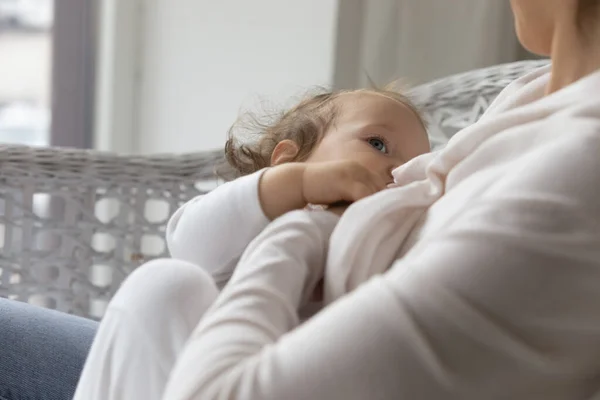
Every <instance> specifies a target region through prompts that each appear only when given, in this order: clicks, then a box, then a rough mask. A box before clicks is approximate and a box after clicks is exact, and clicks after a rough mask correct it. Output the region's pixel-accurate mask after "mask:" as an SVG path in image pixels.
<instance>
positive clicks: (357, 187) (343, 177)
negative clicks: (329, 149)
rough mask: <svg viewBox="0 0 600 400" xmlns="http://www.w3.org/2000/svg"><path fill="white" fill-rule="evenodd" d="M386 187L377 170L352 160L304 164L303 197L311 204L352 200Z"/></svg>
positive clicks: (331, 203)
mask: <svg viewBox="0 0 600 400" xmlns="http://www.w3.org/2000/svg"><path fill="white" fill-rule="evenodd" d="M385 188H386V182H384V180H383V179H382V178H381V176H379V175H378V174H376V173H374V172H372V171H370V170H369V169H367V168H365V167H364V166H363V165H362V164H359V163H358V162H356V161H353V160H345V161H330V162H322V163H307V164H305V169H304V174H303V178H302V195H303V198H304V201H306V202H307V203H311V204H326V205H334V204H335V205H338V204H336V203H342V202H345V203H352V202H355V201H358V200H360V199H362V198H365V197H367V196H370V195H372V194H374V193H377V192H379V191H380V190H383V189H385Z"/></svg>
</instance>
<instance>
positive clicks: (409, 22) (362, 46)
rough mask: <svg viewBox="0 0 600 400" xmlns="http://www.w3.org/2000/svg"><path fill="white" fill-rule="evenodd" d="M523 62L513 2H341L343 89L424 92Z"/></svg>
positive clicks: (337, 78)
mask: <svg viewBox="0 0 600 400" xmlns="http://www.w3.org/2000/svg"><path fill="white" fill-rule="evenodd" d="M523 58H531V57H530V56H529V55H528V53H527V52H525V51H524V50H523V49H522V47H521V46H520V45H519V43H518V40H517V38H516V35H515V33H514V24H513V19H512V13H511V10H510V4H509V2H508V0H339V13H338V26H337V46H336V55H335V61H336V64H335V70H334V78H333V82H334V86H335V87H337V88H353V87H365V86H369V85H370V81H372V82H374V83H375V84H377V85H378V86H382V85H385V84H386V83H389V82H390V81H393V80H395V79H399V78H401V79H403V80H407V81H408V83H411V84H418V83H422V82H426V81H430V80H432V79H435V78H440V77H443V76H446V75H449V74H453V73H457V72H462V71H467V70H470V69H474V68H480V67H485V66H490V65H494V64H499V63H505V62H511V61H516V60H519V59H523Z"/></svg>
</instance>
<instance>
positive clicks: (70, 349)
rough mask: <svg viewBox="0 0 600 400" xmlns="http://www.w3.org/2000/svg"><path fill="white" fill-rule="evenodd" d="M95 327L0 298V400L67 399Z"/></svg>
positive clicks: (90, 342)
mask: <svg viewBox="0 0 600 400" xmlns="http://www.w3.org/2000/svg"><path fill="white" fill-rule="evenodd" d="M97 325H98V324H97V323H96V322H94V321H91V320H87V319H84V318H79V317H75V316H72V315H68V314H64V313H60V312H57V311H52V310H47V309H43V308H39V307H35V306H31V305H29V304H25V303H20V302H16V301H11V300H7V299H2V298H0V400H70V399H72V397H73V394H74V392H75V386H76V385H77V381H78V379H79V375H80V373H81V370H82V368H83V364H84V362H85V359H86V357H87V353H88V350H89V348H90V346H91V344H92V340H93V338H94V334H95V332H96V328H97Z"/></svg>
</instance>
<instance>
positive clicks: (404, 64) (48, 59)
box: [0, 0, 533, 154]
mask: <svg viewBox="0 0 600 400" xmlns="http://www.w3.org/2000/svg"><path fill="white" fill-rule="evenodd" d="M529 58H533V56H532V55H531V54H528V53H527V52H526V51H525V50H524V49H522V48H521V46H520V45H519V44H518V41H517V39H516V36H515V34H514V31H513V21H512V14H511V12H510V7H509V1H508V0H452V1H449V0H301V1H300V0H294V1H293V0H251V1H249V0H219V1H215V0H0V142H2V143H22V144H28V145H35V146H48V145H58V146H69V147H80V148H95V149H100V150H107V151H115V152H119V153H132V154H148V153H164V152H175V153H181V152H192V151H202V150H212V149H217V148H220V147H221V146H222V145H223V143H224V141H225V138H226V132H227V129H228V127H229V126H230V125H231V123H232V122H233V121H234V120H235V118H236V115H237V114H238V112H239V110H240V108H241V107H244V108H248V107H250V108H252V107H253V105H254V104H258V103H260V101H262V100H263V99H268V100H269V103H272V104H275V105H277V104H279V105H281V106H285V105H286V104H289V101H290V96H294V95H297V94H299V93H302V92H303V91H305V90H306V89H309V88H311V87H313V86H315V85H321V86H330V87H334V88H356V87H365V86H369V82H370V81H373V82H375V83H376V84H378V85H385V84H386V83H388V82H390V81H392V80H394V79H398V78H403V79H405V80H407V81H408V82H410V83H412V84H418V83H423V82H427V81H430V80H433V79H436V78H440V77H443V76H446V75H449V74H454V73H458V72H462V71H467V70H471V69H474V68H480V67H486V66H490V65H494V64H499V63H505V62H511V61H516V60H520V59H529Z"/></svg>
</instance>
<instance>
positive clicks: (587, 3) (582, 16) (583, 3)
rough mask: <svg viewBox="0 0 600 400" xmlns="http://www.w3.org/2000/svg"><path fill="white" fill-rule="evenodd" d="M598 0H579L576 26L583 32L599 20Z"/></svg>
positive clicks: (599, 7)
mask: <svg viewBox="0 0 600 400" xmlns="http://www.w3.org/2000/svg"><path fill="white" fill-rule="evenodd" d="M599 20H600V0H579V2H578V4H577V26H578V28H579V30H580V31H581V32H583V33H584V34H585V33H587V31H588V30H589V29H590V28H592V27H593V26H595V25H596V24H598V23H599V22H600V21H599Z"/></svg>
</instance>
